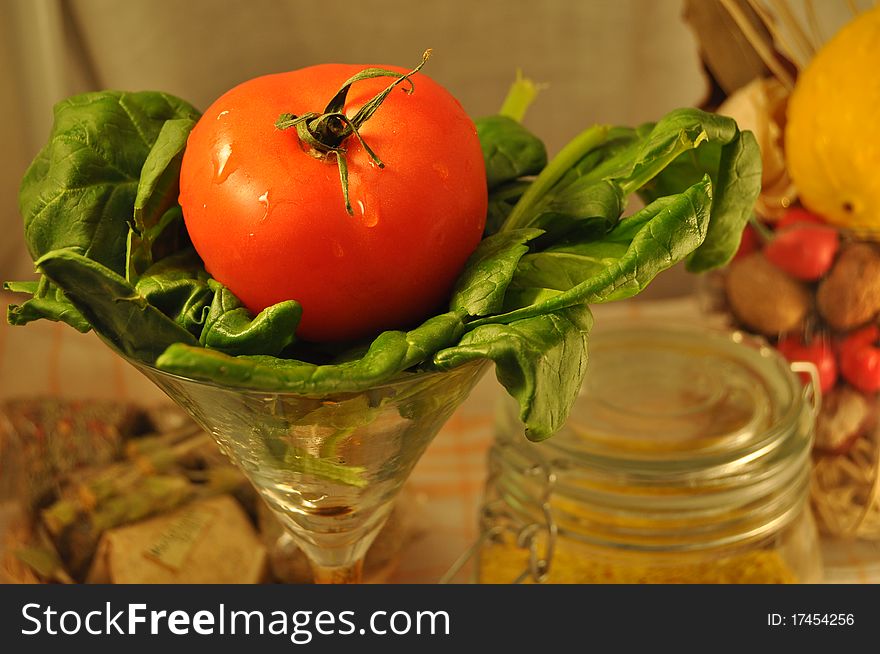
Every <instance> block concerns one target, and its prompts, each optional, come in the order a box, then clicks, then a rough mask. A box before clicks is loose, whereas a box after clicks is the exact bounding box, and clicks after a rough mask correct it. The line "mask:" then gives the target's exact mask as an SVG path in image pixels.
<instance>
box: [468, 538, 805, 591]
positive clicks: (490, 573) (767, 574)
mask: <svg viewBox="0 0 880 654" xmlns="http://www.w3.org/2000/svg"><path fill="white" fill-rule="evenodd" d="M539 551H540V550H539ZM527 564H528V552H527V551H526V550H524V549H522V548H520V547H517V546H516V545H514V544H512V543H505V542H499V543H492V544H491V545H489V546H487V547H485V548H484V549H483V552H482V555H481V560H480V581H481V582H482V583H486V584H503V583H511V582H512V581H514V580H515V579H516V578H517V577H519V576H520V575H521V574H522V572H523V571H524V570H526V568H527ZM529 581H530V579H527V583H528V582H529ZM546 582H547V583H553V584H793V583H796V582H797V579H796V578H795V576H794V574H793V573H792V572H791V570H790V569H789V568H788V566H787V565H786V564H785V562H784V561H783V560H782V557H781V556H780V555H779V552H777V551H775V550H754V551H749V552H743V553H740V554H735V555H731V556H728V557H724V558H719V559H714V560H708V561H700V562H695V563H682V564H679V563H669V564H666V563H661V564H658V565H655V566H648V565H643V564H628V563H620V562H610V561H603V560H602V559H598V558H590V557H588V556H585V555H583V554H579V553H575V552H572V551H570V550H566V549H564V548H557V550H556V552H555V554H554V556H553V561H552V564H551V567H550V574H549V576H548V579H547V580H546Z"/></svg>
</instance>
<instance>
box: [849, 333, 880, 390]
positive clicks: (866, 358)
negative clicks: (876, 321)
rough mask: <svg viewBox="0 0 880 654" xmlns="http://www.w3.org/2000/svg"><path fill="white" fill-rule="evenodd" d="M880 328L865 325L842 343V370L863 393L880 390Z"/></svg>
mask: <svg viewBox="0 0 880 654" xmlns="http://www.w3.org/2000/svg"><path fill="white" fill-rule="evenodd" d="M878 339H880V329H878V327H877V325H869V326H867V327H863V328H862V329H859V330H857V331H854V332H853V333H852V334H850V335H849V336H847V337H846V338H845V339H844V340H843V342H842V343H841V344H840V372H841V374H842V375H843V377H844V379H846V381H848V382H849V383H850V385H852V386H853V388H856V389H858V390H860V391H862V392H863V393H876V392H877V391H880V348H878V347H877V341H878Z"/></svg>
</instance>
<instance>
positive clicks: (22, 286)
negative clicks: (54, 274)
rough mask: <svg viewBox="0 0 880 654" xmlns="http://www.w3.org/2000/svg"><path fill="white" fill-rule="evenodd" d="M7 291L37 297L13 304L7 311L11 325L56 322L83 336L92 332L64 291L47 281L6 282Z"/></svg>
mask: <svg viewBox="0 0 880 654" xmlns="http://www.w3.org/2000/svg"><path fill="white" fill-rule="evenodd" d="M3 289H4V290H6V291H12V292H13V293H27V294H30V295H31V296H33V297H31V298H30V299H29V300H25V301H24V302H22V303H21V304H10V305H9V306H8V307H7V309H6V320H7V322H8V323H9V324H10V325H26V324H27V323H29V322H33V321H34V320H53V321H55V322H65V323H67V324H68V325H70V326H71V327H73V328H74V329H75V330H76V331H78V332H82V333H86V332H88V331H89V330H90V329H91V326H90V325H89V321H88V320H86V319H85V318H83V316H82V314H81V313H80V312H79V311H77V310H76V308H75V307H74V306H73V305H72V304H71V303H70V301H69V300H68V299H67V298H66V297H64V293H63V292H62V291H61V289H59V288H57V287H56V286H55V285H54V284H52V283H51V282H49V280H48V279H46V278H45V277H43V278H42V281H40V282H5V283H4V284H3Z"/></svg>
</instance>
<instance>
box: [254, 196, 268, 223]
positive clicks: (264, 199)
mask: <svg viewBox="0 0 880 654" xmlns="http://www.w3.org/2000/svg"><path fill="white" fill-rule="evenodd" d="M257 199H258V200H259V201H260V204H262V205H263V206H264V207H265V208H266V210H265V211H264V212H263V217H262V218H260V220H266V218H267V217H268V216H269V191H266V192H265V193H263V195H261V196H260V197H259V198H257Z"/></svg>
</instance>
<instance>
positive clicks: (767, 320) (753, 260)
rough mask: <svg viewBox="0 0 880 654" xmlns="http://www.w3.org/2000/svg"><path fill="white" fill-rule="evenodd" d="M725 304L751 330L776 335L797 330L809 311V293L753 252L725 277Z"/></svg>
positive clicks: (797, 282)
mask: <svg viewBox="0 0 880 654" xmlns="http://www.w3.org/2000/svg"><path fill="white" fill-rule="evenodd" d="M724 286H725V290H726V292H727V301H728V303H729V304H730V308H731V309H732V310H733V313H734V314H735V315H736V316H737V318H739V320H740V321H742V322H743V323H744V324H745V325H746V326H747V327H749V328H750V329H754V330H755V331H757V332H760V333H761V334H765V335H767V336H775V335H777V334H782V333H785V332H789V331H792V330H793V329H796V328H797V327H800V325H801V323H802V321H803V319H804V316H806V315H807V311H808V310H809V308H810V294H809V292H808V291H807V288H806V286H804V285H803V284H802V283H800V282H799V281H797V280H795V279H792V278H791V277H789V276H788V275H786V274H785V273H784V272H782V271H781V270H780V269H779V268H777V267H776V266H774V265H773V264H772V263H770V262H769V261H767V259H765V258H764V255H763V254H761V253H760V252H756V253H755V254H752V255H750V256H748V257H746V258H744V259H740V260H738V261H734V262H733V263H732V264H731V265H730V268H729V269H728V271H727V275H726V277H725V284H724Z"/></svg>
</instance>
